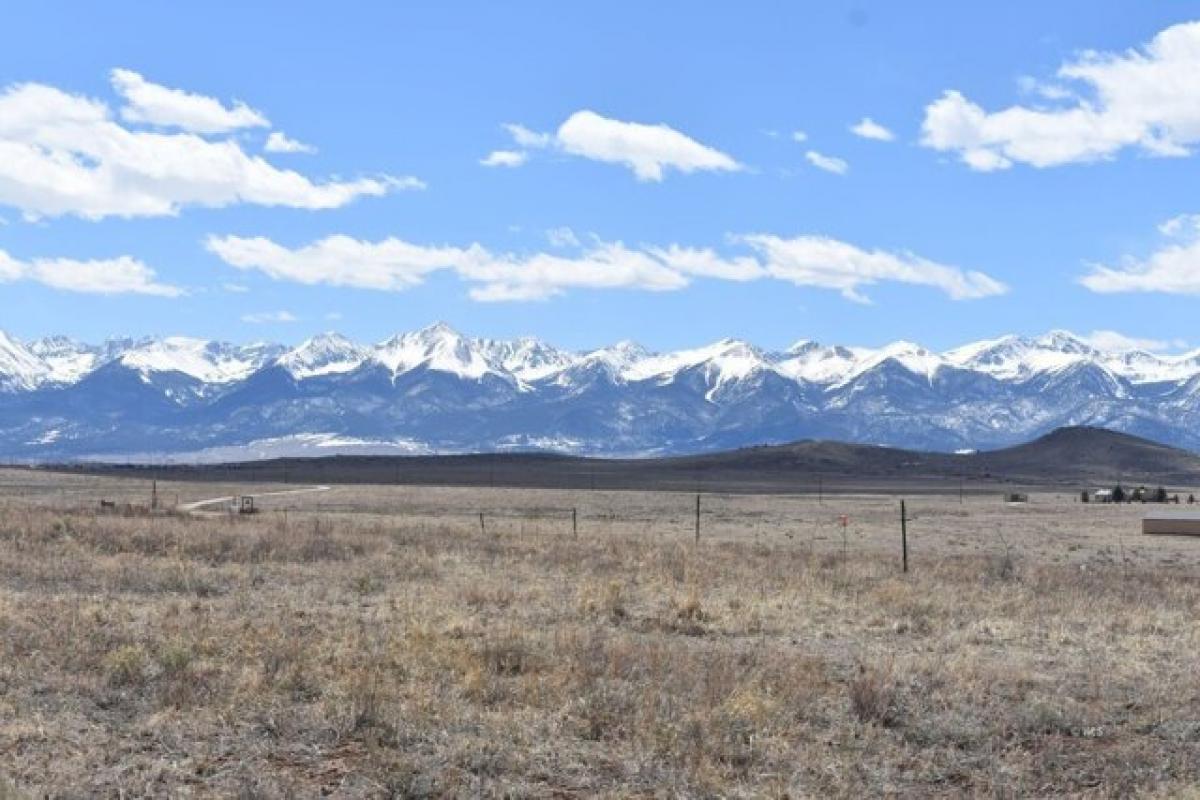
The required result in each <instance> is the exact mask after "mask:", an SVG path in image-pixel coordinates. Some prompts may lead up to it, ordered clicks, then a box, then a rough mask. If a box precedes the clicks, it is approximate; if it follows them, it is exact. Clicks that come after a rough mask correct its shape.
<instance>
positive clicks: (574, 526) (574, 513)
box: [571, 508, 579, 537]
mask: <svg viewBox="0 0 1200 800" xmlns="http://www.w3.org/2000/svg"><path fill="white" fill-rule="evenodd" d="M571 535H572V536H576V537H578V536H579V509H578V508H572V509H571Z"/></svg>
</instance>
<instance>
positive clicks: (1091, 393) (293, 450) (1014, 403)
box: [0, 324, 1200, 460]
mask: <svg viewBox="0 0 1200 800" xmlns="http://www.w3.org/2000/svg"><path fill="white" fill-rule="evenodd" d="M1198 423H1200V351H1194V352H1190V353H1184V354H1181V355H1160V354H1154V353H1149V352H1145V351H1141V350H1119V351H1118V350H1102V349H1099V348H1097V347H1094V346H1093V345H1091V344H1089V343H1088V342H1087V341H1086V340H1085V339H1083V338H1081V337H1078V336H1075V335H1073V334H1070V333H1066V332H1062V331H1055V332H1051V333H1049V334H1047V335H1045V336H1040V337H1021V336H1006V337H1003V338H1000V339H993V340H988V341H982V342H975V343H972V344H968V345H964V346H962V347H958V348H955V349H953V350H949V351H946V352H934V351H930V350H927V349H925V348H923V347H921V346H920V345H917V344H912V343H909V342H896V343H894V344H890V345H887V346H885V347H881V348H861V347H844V346H840V345H826V344H819V343H817V342H811V341H800V342H797V343H796V344H795V345H793V346H792V347H790V348H788V349H787V350H784V351H782V352H771V351H767V350H763V349H761V348H758V347H755V346H754V345H751V344H748V343H746V342H742V341H737V340H732V339H725V340H722V341H719V342H715V343H713V344H711V345H708V346H706V347H699V348H696V349H691V350H681V351H677V352H672V353H652V352H649V351H647V350H646V349H644V348H642V347H640V346H638V345H636V344H634V343H631V342H620V343H618V344H615V345H613V346H611V347H606V348H602V349H599V350H594V351H590V352H583V353H578V352H569V351H566V350H561V349H558V348H555V347H553V346H551V345H549V344H546V343H544V342H541V341H538V340H536V339H531V338H525V339H517V340H511V341H496V340H490V339H479V338H471V337H467V336H463V335H461V334H459V333H457V332H456V331H454V330H453V329H452V328H450V327H449V326H447V325H444V324H437V325H433V326H430V327H428V328H424V329H422V330H419V331H415V332H412V333H404V334H399V335H397V336H394V337H392V338H390V339H387V340H385V341H383V342H380V343H378V344H374V345H367V344H361V343H356V342H353V341H351V340H349V339H347V338H345V337H343V336H341V335H339V334H336V333H327V334H322V335H320V336H316V337H314V338H312V339H309V340H307V341H305V342H303V343H301V344H300V345H298V346H296V347H292V348H288V347H285V346H282V345H278V344H269V343H255V344H249V345H235V344H227V343H222V342H210V341H204V340H198V339H189V338H182V337H169V338H162V339H158V338H146V339H111V340H109V341H107V342H105V343H103V344H101V345H88V344H81V343H78V342H75V341H72V340H70V339H67V338H64V337H50V338H47V339H40V340H38V341H33V342H28V343H25V342H21V341H19V340H17V339H16V338H14V337H12V336H8V335H6V334H4V333H2V332H0V456H3V457H7V458H15V459H30V460H39V459H69V458H97V457H99V458H131V457H140V458H163V457H176V458H205V457H207V456H206V454H208V455H209V456H211V454H214V453H219V454H220V457H221V458H235V457H242V456H245V457H251V456H258V455H284V454H297V453H330V452H405V453H409V452H464V451H478V450H500V449H552V450H559V451H565V452H576V453H586V454H603V455H651V454H655V455H660V454H674V453H689V452H699V451H706V450H716V449H725V448H732V447H738V446H745V445H752V444H765V443H777V442H784V441H792V440H796V439H802V438H827V439H842V440H846V441H856V442H868V443H876V444H887V445H894V446H900V447H909V448H922V449H937V450H957V449H962V448H988V447H999V446H1006V445H1010V444H1014V443H1017V442H1020V441H1025V440H1028V439H1030V438H1033V437H1034V436H1037V435H1040V434H1042V433H1045V432H1047V431H1049V430H1052V429H1054V428H1057V427H1059V426H1062V425H1080V424H1089V425H1101V426H1104V427H1109V428H1113V429H1117V430H1123V431H1126V432H1128V433H1133V434H1137V435H1141V436H1147V437H1149V438H1153V439H1157V440H1160V441H1164V442H1167V443H1170V444H1176V445H1180V446H1184V447H1191V448H1200V424H1198Z"/></svg>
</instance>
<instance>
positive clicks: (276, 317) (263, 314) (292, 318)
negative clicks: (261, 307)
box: [242, 311, 298, 325]
mask: <svg viewBox="0 0 1200 800" xmlns="http://www.w3.org/2000/svg"><path fill="white" fill-rule="evenodd" d="M297 321H298V318H297V317H296V315H295V314H293V313H292V312H290V311H260V312H258V313H256V314H243V315H242V322H249V323H251V324H252V325H271V324H280V323H286V322H297Z"/></svg>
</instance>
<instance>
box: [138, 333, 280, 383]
mask: <svg viewBox="0 0 1200 800" xmlns="http://www.w3.org/2000/svg"><path fill="white" fill-rule="evenodd" d="M272 352H273V351H272V348H270V347H269V346H266V345H248V346H246V347H238V346H236V345H231V344H226V343H223V342H210V341H205V340H204V339H191V338H188V337H184V336H169V337H167V338H165V339H147V340H144V341H142V342H139V343H137V344H136V345H134V346H133V347H131V348H130V349H128V350H126V351H125V352H124V353H122V354H121V356H120V359H119V360H120V362H121V363H122V364H124V365H125V366H127V367H129V368H131V369H135V370H137V371H138V372H140V373H141V374H142V376H143V378H145V377H147V376H148V375H149V374H150V373H156V372H182V373H183V374H184V375H188V376H190V377H193V378H195V379H196V380H198V381H200V382H201V383H207V384H224V383H232V382H234V381H240V380H243V379H245V378H247V377H249V375H250V374H251V373H252V372H254V371H255V370H257V369H259V368H260V367H261V366H262V365H263V364H264V363H265V361H266V359H267V358H269V356H270V355H271V354H272Z"/></svg>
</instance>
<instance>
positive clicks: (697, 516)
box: [696, 492, 700, 544]
mask: <svg viewBox="0 0 1200 800" xmlns="http://www.w3.org/2000/svg"><path fill="white" fill-rule="evenodd" d="M699 543H700V493H699V492H697V493H696V544H699Z"/></svg>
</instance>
